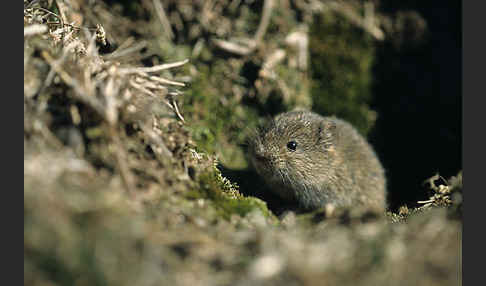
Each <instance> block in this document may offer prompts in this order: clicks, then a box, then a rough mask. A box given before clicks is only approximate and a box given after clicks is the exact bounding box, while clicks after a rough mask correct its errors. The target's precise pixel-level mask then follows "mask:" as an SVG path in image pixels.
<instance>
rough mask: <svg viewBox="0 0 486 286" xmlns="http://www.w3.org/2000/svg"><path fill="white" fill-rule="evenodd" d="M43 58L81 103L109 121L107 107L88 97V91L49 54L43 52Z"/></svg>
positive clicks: (94, 98) (92, 97)
mask: <svg viewBox="0 0 486 286" xmlns="http://www.w3.org/2000/svg"><path fill="white" fill-rule="evenodd" d="M41 56H42V58H44V60H46V62H47V63H48V64H49V65H50V66H51V68H52V69H53V70H54V71H55V72H56V73H57V74H58V75H59V77H61V79H62V80H63V81H64V82H65V83H66V84H67V85H69V86H70V87H71V88H73V89H74V93H73V94H74V97H75V98H76V99H78V100H79V101H81V102H82V103H84V104H86V105H88V106H90V107H91V108H92V109H93V110H94V111H95V112H97V113H98V114H99V115H100V116H101V118H103V119H104V120H107V118H106V114H105V107H104V106H103V104H101V102H99V101H98V100H97V99H96V97H94V96H87V95H86V90H85V89H84V88H83V87H82V86H81V85H80V84H79V82H78V81H77V80H76V79H74V78H72V77H71V76H70V75H69V74H68V73H67V72H66V71H64V70H63V69H62V68H61V67H60V65H59V63H58V62H57V61H56V60H54V59H53V58H52V57H51V55H49V53H48V52H46V51H42V52H41Z"/></svg>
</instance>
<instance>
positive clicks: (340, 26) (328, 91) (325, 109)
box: [310, 12, 376, 135]
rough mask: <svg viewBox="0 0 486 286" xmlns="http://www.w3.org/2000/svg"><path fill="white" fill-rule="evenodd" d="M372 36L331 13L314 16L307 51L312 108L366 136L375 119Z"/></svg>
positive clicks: (373, 45)
mask: <svg viewBox="0 0 486 286" xmlns="http://www.w3.org/2000/svg"><path fill="white" fill-rule="evenodd" d="M374 53H375V44H374V42H373V39H372V38H371V37H370V36H369V35H368V34H366V33H365V32H363V31H362V30H360V29H359V28H357V27H355V26H353V25H352V24H351V23H350V22H349V21H347V20H346V19H344V18H342V17H341V16H339V15H336V14H334V13H333V12H326V13H323V14H321V15H319V16H316V19H315V21H314V24H313V25H312V27H311V40H310V54H311V59H312V61H311V64H310V66H311V74H312V80H313V82H312V87H311V92H312V100H313V110H314V111H316V112H318V113H320V114H323V115H336V116H337V117H341V118H344V119H346V120H348V121H350V122H351V123H352V124H353V125H355V126H356V127H357V128H358V130H359V131H360V132H361V133H362V134H364V135H366V134H367V132H368V131H369V130H370V128H371V127H372V126H373V124H374V121H375V119H376V115H375V113H374V112H373V111H372V110H370V108H369V106H368V104H369V103H370V101H371V99H372V97H371V85H372V64H373V61H374Z"/></svg>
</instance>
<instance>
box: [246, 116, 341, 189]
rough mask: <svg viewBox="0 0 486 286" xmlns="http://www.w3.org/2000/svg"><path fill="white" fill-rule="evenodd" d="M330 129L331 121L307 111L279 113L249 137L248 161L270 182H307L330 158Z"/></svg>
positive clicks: (321, 171)
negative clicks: (250, 138)
mask: <svg viewBox="0 0 486 286" xmlns="http://www.w3.org/2000/svg"><path fill="white" fill-rule="evenodd" d="M334 131H335V123H334V122H333V121H331V120H328V119H324V118H323V117H321V116H318V115H316V114H313V113H310V112H305V111H295V112H287V113H283V114H280V115H278V116H277V117H275V118H274V119H273V120H270V121H269V122H268V123H267V124H266V125H264V126H263V127H262V128H260V129H259V130H258V131H257V132H255V133H256V134H255V135H254V136H253V138H252V140H250V144H249V147H250V148H249V155H250V160H251V163H252V165H253V166H254V168H255V169H256V171H257V172H258V173H259V174H260V175H261V176H262V177H263V179H265V180H266V181H267V182H269V183H270V184H277V185H284V186H294V185H301V186H302V185H305V184H307V185H311V184H313V183H315V182H317V180H320V177H322V174H325V173H326V170H327V169H330V167H329V166H330V164H331V162H332V161H333V160H334V157H335V148H334V140H335V137H336V136H335V134H334ZM304 187H305V186H304Z"/></svg>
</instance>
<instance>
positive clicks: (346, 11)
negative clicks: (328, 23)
mask: <svg viewBox="0 0 486 286" xmlns="http://www.w3.org/2000/svg"><path fill="white" fill-rule="evenodd" d="M323 4H324V5H326V7H328V8H330V9H331V10H333V11H336V12H338V13H340V14H341V15H343V16H344V17H346V18H347V19H348V20H349V21H351V23H352V24H354V25H356V26H357V27H359V28H362V29H363V30H364V31H366V32H368V33H369V34H370V35H371V36H373V37H374V38H375V39H376V40H379V41H383V40H384V39H385V33H383V31H382V30H381V29H380V28H379V27H378V26H377V25H376V24H375V23H374V20H375V19H373V18H370V17H371V16H374V14H373V13H372V12H370V10H372V9H373V6H372V4H371V5H370V4H368V5H365V10H366V14H367V16H368V19H366V17H361V16H360V15H358V13H356V12H355V11H354V9H353V7H352V6H351V5H349V4H346V3H344V2H337V1H329V2H324V3H323Z"/></svg>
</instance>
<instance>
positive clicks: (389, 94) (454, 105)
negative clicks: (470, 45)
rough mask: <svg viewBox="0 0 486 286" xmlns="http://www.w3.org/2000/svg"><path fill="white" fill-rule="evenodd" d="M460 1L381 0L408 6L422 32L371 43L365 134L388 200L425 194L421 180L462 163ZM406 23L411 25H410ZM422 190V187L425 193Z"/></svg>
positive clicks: (394, 202) (385, 7)
mask: <svg viewBox="0 0 486 286" xmlns="http://www.w3.org/2000/svg"><path fill="white" fill-rule="evenodd" d="M461 4H462V3H461V1H441V2H436V1H382V3H381V4H380V8H381V9H382V11H383V12H385V13H395V12H397V11H406V10H414V11H416V12H418V13H419V14H420V15H421V16H422V17H423V18H424V19H425V21H426V23H427V34H426V36H425V37H424V38H425V39H424V40H422V41H420V42H418V43H417V42H415V41H414V40H413V39H411V38H407V34H406V33H405V35H404V38H403V42H402V43H399V44H397V43H396V39H395V42H394V40H391V39H387V40H385V41H384V43H382V44H381V45H380V46H379V47H378V49H377V57H376V58H377V61H376V65H375V67H374V75H375V79H374V82H375V84H374V87H373V94H374V102H373V104H372V105H371V107H372V109H374V110H376V111H377V112H378V115H379V116H378V119H377V122H376V125H375V128H374V129H373V130H372V132H371V134H370V141H371V143H372V144H373V145H374V146H375V147H376V149H377V152H378V154H379V156H380V159H381V161H382V162H383V164H384V166H385V168H386V169H387V178H388V182H389V185H388V190H389V191H390V194H389V202H390V207H391V208H392V209H396V208H397V207H399V206H400V205H403V204H405V203H406V204H407V205H409V206H411V205H412V206H413V205H415V202H416V201H417V200H423V199H426V198H427V196H426V194H427V193H426V190H427V189H428V188H427V186H425V185H423V181H424V180H426V179H427V178H429V177H431V176H433V175H434V174H435V173H437V172H438V173H439V174H440V175H441V176H443V177H444V178H449V177H450V176H453V175H456V174H457V173H458V171H460V170H462V94H461V93H462V92H461V90H462V86H461V85H462V81H461V75H462V47H461V43H462V41H461V39H462V37H461V36H462V17H461V15H462V13H461ZM413 29H414V28H413V27H410V30H413ZM424 194H425V195H424Z"/></svg>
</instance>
